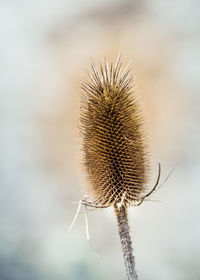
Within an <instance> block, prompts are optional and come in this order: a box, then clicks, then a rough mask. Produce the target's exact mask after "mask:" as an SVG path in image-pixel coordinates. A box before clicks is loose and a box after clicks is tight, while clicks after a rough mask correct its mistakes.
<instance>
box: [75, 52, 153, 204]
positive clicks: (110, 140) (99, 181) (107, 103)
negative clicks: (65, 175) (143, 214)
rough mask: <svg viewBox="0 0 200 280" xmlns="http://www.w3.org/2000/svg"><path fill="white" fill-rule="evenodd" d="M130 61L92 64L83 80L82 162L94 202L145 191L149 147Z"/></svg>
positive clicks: (129, 199)
mask: <svg viewBox="0 0 200 280" xmlns="http://www.w3.org/2000/svg"><path fill="white" fill-rule="evenodd" d="M132 83H133V76H132V74H131V70H130V69H129V67H125V68H124V69H123V68H122V63H121V61H120V56H119V57H118V59H117V61H116V63H115V65H113V63H110V65H109V64H108V62H105V64H104V65H103V66H102V65H100V67H99V70H97V68H96V66H95V65H94V63H92V64H91V73H89V80H88V81H86V82H84V83H83V84H82V91H83V92H82V98H81V116H80V123H81V125H80V129H81V137H82V153H83V155H82V156H83V164H84V167H85V171H86V173H87V177H88V180H89V192H88V194H89V196H90V199H91V203H92V204H93V205H97V206H102V207H107V206H110V205H114V206H115V207H116V206H119V205H120V206H123V207H125V208H126V207H128V206H129V205H134V203H135V202H137V201H138V200H140V199H142V197H143V196H144V195H145V192H146V191H147V174H148V169H149V153H148V148H147V146H146V142H145V133H144V129H143V118H142V116H141V113H140V109H139V106H138V103H137V101H136V98H135V95H134V92H133V87H132Z"/></svg>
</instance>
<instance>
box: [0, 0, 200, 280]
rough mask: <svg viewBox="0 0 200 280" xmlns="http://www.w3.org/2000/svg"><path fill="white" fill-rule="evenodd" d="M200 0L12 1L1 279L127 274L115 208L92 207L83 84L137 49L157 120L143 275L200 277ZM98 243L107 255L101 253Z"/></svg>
mask: <svg viewBox="0 0 200 280" xmlns="http://www.w3.org/2000/svg"><path fill="white" fill-rule="evenodd" d="M199 13H200V2H199V1H198V0H190V1H189V0H173V1H172V0H170V1H162V0H140V1H139V0H137V1H136V0H135V1H134V0H132V1H128V0H121V1H120V0H118V1H114V0H113V1H112V0H107V1H105V0H101V1H100V0H97V1H91V0H87V1H70V0H49V1H48V0H34V1H33V0H32V1H25V0H18V1H12V0H6V1H4V0H2V1H0V23H1V24H0V57H1V59H0V61H1V62H0V104H1V105H0V106H1V111H0V115H1V122H0V124H1V137H0V143H1V145H0V150H1V151H0V154H1V165H0V172H1V177H0V178H1V186H0V188H1V189H0V279H1V280H24V279H26V280H32V279H33V280H35V279H37V280H40V279H42V280H45V279H48V280H55V279H56V280H64V279H67V280H79V279H81V280H92V279H93V280H103V279H104V280H105V279H116V280H122V279H124V280H125V279H126V275H125V268H124V264H123V258H122V252H121V246H120V242H119V238H118V233H117V227H116V221H115V218H114V215H113V211H112V209H107V210H100V211H99V210H95V211H91V212H89V230H90V236H91V239H92V244H93V247H94V249H91V247H90V245H89V244H88V242H87V240H86V235H85V222H84V215H83V214H82V213H81V214H80V215H79V217H78V220H77V222H76V224H75V226H74V228H73V229H72V231H71V232H70V233H68V228H69V226H70V224H71V222H72V220H73V217H74V214H75V212H76V209H77V205H76V204H73V202H74V201H78V200H79V199H80V198H82V196H83V194H84V191H83V190H82V185H83V181H82V179H81V176H80V173H81V171H80V170H79V139H78V138H79V137H78V133H77V131H78V129H77V127H78V122H77V120H78V108H79V104H78V103H79V95H80V83H81V81H83V80H84V77H85V68H89V64H90V59H91V58H93V59H94V61H95V62H97V63H99V62H102V61H103V59H104V58H105V57H106V58H107V59H108V60H109V61H112V60H116V57H117V55H118V53H119V52H120V53H121V54H122V60H123V61H124V64H126V63H127V62H128V61H129V60H132V61H133V63H132V69H133V72H134V74H135V76H136V80H135V88H136V92H137V96H138V99H139V101H140V103H141V104H142V108H143V111H144V115H145V118H146V120H147V126H148V130H149V138H150V146H151V152H152V176H151V177H152V178H151V180H150V182H149V185H150V186H152V185H153V184H154V182H155V180H156V176H157V169H158V162H161V165H162V180H164V179H165V177H166V176H167V175H168V174H169V172H170V170H171V168H173V167H174V166H176V167H175V169H174V171H173V173H172V175H171V176H170V178H169V179H168V180H167V182H166V183H165V184H164V186H162V188H160V190H159V191H157V192H156V193H155V194H153V195H152V196H151V198H150V201H147V202H145V203H143V204H142V205H141V206H140V207H135V208H134V207H133V208H131V209H130V210H129V213H130V224H131V231H132V238H133V243H134V251H135V255H136V266H137V271H138V274H139V279H141V280H155V279H162V280H169V279H170V280H186V279H190V280H196V279H200V268H199V258H200V256H199V252H200V223H199V214H198V213H199V212H200V202H199V196H200V189H199V181H200V161H199V157H200V149H199V143H200V129H199V121H200V110H199V106H200V83H199V65H200V52H199V49H200V16H199ZM94 251H95V252H96V253H97V254H98V255H99V256H100V257H99V258H98V257H96V256H95V254H94Z"/></svg>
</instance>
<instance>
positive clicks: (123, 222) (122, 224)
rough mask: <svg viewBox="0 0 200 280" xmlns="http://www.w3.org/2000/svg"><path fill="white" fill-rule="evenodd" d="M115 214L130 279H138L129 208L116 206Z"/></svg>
mask: <svg viewBox="0 0 200 280" xmlns="http://www.w3.org/2000/svg"><path fill="white" fill-rule="evenodd" d="M115 214H116V217H117V222H118V230H119V236H120V241H121V245H122V250H123V254H124V261H125V267H126V273H127V276H128V280H138V276H137V273H136V271H135V257H134V256H133V248H132V243H131V237H130V232H129V226H128V217H127V208H125V207H120V208H118V207H117V206H115Z"/></svg>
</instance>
